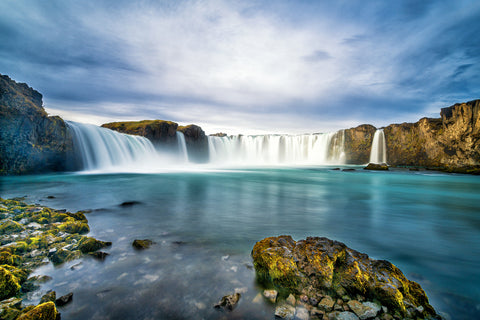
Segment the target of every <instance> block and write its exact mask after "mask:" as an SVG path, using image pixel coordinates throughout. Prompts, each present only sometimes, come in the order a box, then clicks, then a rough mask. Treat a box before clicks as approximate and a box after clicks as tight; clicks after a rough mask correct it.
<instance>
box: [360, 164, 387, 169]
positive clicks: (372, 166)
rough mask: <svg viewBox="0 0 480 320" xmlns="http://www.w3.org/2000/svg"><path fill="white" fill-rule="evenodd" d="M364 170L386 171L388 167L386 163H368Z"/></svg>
mask: <svg viewBox="0 0 480 320" xmlns="http://www.w3.org/2000/svg"><path fill="white" fill-rule="evenodd" d="M363 169H365V170H380V171H381V170H388V165H387V164H386V163H369V164H368V165H367V166H366V167H365V168H363Z"/></svg>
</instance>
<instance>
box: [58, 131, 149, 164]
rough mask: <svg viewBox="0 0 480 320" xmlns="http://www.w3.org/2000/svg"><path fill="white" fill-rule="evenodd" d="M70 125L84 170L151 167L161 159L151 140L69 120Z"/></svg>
mask: <svg viewBox="0 0 480 320" xmlns="http://www.w3.org/2000/svg"><path fill="white" fill-rule="evenodd" d="M67 125H68V127H69V128H70V129H71V131H72V133H73V138H74V148H75V151H76V155H77V160H79V162H80V163H79V166H80V168H81V169H83V170H87V171H89V170H102V171H109V170H122V171H123V170H128V169H129V168H139V167H148V166H150V165H151V164H152V163H154V162H155V161H156V160H158V153H157V151H156V150H155V147H154V146H153V144H152V143H151V142H150V140H148V139H147V138H144V137H140V136H133V135H128V134H123V133H118V132H116V131H113V130H110V129H105V128H101V127H98V126H94V125H90V124H84V123H78V122H72V121H67Z"/></svg>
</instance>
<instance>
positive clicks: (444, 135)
mask: <svg viewBox="0 0 480 320" xmlns="http://www.w3.org/2000/svg"><path fill="white" fill-rule="evenodd" d="M440 115H441V118H440V119H429V118H423V119H420V120H419V121H418V122H416V123H402V124H392V125H389V126H388V127H386V128H385V129H384V133H385V140H386V141H385V142H386V145H387V160H388V163H389V164H393V165H417V166H431V167H446V168H447V169H450V168H463V167H475V166H478V165H480V100H474V101H470V102H466V103H457V104H455V105H453V106H451V107H448V108H443V109H442V111H441V113H440ZM452 171H455V170H452ZM467 173H468V172H467Z"/></svg>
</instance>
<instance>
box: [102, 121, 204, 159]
mask: <svg viewBox="0 0 480 320" xmlns="http://www.w3.org/2000/svg"><path fill="white" fill-rule="evenodd" d="M102 127H104V128H108V129H111V130H115V131H118V132H121V133H127V134H133V135H138V136H143V137H145V138H147V139H149V140H150V141H151V142H152V143H153V144H154V145H155V146H156V147H157V148H160V149H161V148H165V147H166V148H167V149H168V148H170V149H172V148H176V147H177V145H178V137H177V131H178V132H181V133H183V135H184V137H185V143H186V147H187V151H188V157H189V160H190V161H192V162H206V161H208V138H207V136H206V135H205V132H204V131H203V130H202V128H200V127H199V126H197V125H194V124H191V125H188V126H179V125H178V123H176V122H172V121H165V120H142V121H127V122H111V123H105V124H103V125H102Z"/></svg>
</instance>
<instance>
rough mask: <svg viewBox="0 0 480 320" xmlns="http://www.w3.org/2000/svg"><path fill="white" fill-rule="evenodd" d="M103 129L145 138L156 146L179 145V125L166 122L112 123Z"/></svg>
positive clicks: (104, 125) (105, 125)
mask: <svg viewBox="0 0 480 320" xmlns="http://www.w3.org/2000/svg"><path fill="white" fill-rule="evenodd" d="M102 127H104V128H108V129H111V130H115V131H118V132H122V133H127V134H133V135H137V136H143V137H145V138H147V139H149V140H150V141H152V143H153V144H154V145H156V146H159V145H162V146H164V145H171V146H176V145H177V135H176V134H177V128H178V124H177V123H175V122H172V121H164V120H143V121H127V122H111V123H106V124H103V125H102Z"/></svg>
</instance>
